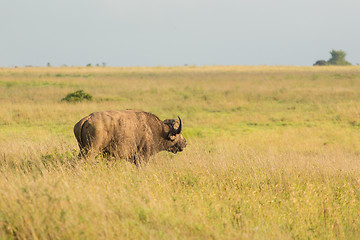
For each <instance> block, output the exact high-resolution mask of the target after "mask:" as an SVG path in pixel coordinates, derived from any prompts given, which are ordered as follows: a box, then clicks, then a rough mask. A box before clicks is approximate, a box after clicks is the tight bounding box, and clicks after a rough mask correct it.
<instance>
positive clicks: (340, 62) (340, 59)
mask: <svg viewBox="0 0 360 240" xmlns="http://www.w3.org/2000/svg"><path fill="white" fill-rule="evenodd" d="M330 54H331V58H330V59H329V60H327V61H325V60H318V61H316V63H314V66H326V65H337V66H347V65H351V63H349V62H348V61H346V60H345V57H346V53H345V52H344V51H342V50H332V51H331V52H330Z"/></svg>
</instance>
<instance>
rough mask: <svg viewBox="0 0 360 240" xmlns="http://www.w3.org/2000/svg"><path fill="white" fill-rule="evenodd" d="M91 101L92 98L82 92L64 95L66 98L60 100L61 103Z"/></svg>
mask: <svg viewBox="0 0 360 240" xmlns="http://www.w3.org/2000/svg"><path fill="white" fill-rule="evenodd" d="M92 100H93V96H92V95H90V94H89V93H86V92H84V91H83V90H78V91H76V92H73V93H69V94H68V95H66V97H64V98H63V99H61V101H66V102H82V101H92Z"/></svg>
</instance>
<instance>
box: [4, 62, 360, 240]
mask: <svg viewBox="0 0 360 240" xmlns="http://www.w3.org/2000/svg"><path fill="white" fill-rule="evenodd" d="M79 89H83V90H84V91H85V92H87V93H89V94H91V95H93V97H94V99H93V101H85V102H80V103H67V102H64V101H61V99H62V98H64V97H65V96H66V94H68V93H69V92H74V91H76V90H79ZM359 103H360V67H358V66H353V67H267V66H259V67H245V66H211V67H196V66H186V67H147V68H143V67H134V68H130V67H129V68H113V67H82V68H79V67H62V68H56V67H54V68H53V67H48V68H35V67H33V68H0V239H198V238H199V239H359V238H360V104H359ZM122 109H142V110H145V111H148V112H152V113H154V114H156V115H157V116H158V117H160V119H162V120H164V119H166V118H177V116H178V115H179V116H180V117H181V118H182V119H183V122H184V130H183V135H184V137H185V138H186V139H187V141H188V146H187V148H186V149H185V151H184V152H181V153H178V154H176V155H174V154H172V153H167V152H162V153H160V154H157V155H155V156H154V157H152V158H151V160H150V162H149V164H147V165H146V166H143V167H141V168H137V167H135V166H134V165H133V164H131V163H129V162H126V161H123V160H119V159H116V160H114V159H112V160H106V159H102V158H101V157H99V158H97V159H93V160H89V161H84V160H81V159H80V160H79V159H78V158H77V154H78V146H77V143H76V140H75V137H74V135H73V126H74V124H75V123H76V122H77V121H78V120H80V119H81V118H82V117H84V116H86V115H88V114H90V113H92V112H95V111H104V110H122Z"/></svg>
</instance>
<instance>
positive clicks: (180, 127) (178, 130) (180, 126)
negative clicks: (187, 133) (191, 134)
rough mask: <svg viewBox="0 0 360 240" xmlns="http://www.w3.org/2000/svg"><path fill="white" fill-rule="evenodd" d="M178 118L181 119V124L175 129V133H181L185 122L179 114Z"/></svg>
mask: <svg viewBox="0 0 360 240" xmlns="http://www.w3.org/2000/svg"><path fill="white" fill-rule="evenodd" d="M178 118H179V121H180V125H179V127H178V129H176V130H175V134H180V133H181V131H182V127H183V123H182V121H181V118H180V117H179V116H178Z"/></svg>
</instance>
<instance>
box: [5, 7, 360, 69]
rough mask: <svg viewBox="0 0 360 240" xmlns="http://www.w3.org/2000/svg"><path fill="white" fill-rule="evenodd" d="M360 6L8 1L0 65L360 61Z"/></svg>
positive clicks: (234, 63)
mask: <svg viewBox="0 0 360 240" xmlns="http://www.w3.org/2000/svg"><path fill="white" fill-rule="evenodd" d="M359 12H360V0H297V1H295V0H272V1H270V0H151V1H149V0H142V1H140V0H128V1H125V0H31V1H30V0H1V1H0V66H9V67H11V66H15V65H17V66H24V65H34V66H45V65H46V63H47V62H50V63H51V65H54V66H58V65H62V64H67V65H69V66H70V65H77V66H84V65H86V64H87V63H92V64H96V63H100V64H101V63H102V62H106V63H107V65H108V66H158V65H164V66H174V65H180V66H182V65H184V64H188V65H193V64H196V65H312V64H313V63H314V62H315V61H316V60H319V59H325V60H327V59H329V58H330V54H329V51H331V50H332V49H336V50H340V49H341V50H344V51H346V52H347V60H348V61H350V62H352V63H353V64H356V63H360V30H359V29H360V13H359Z"/></svg>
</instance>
